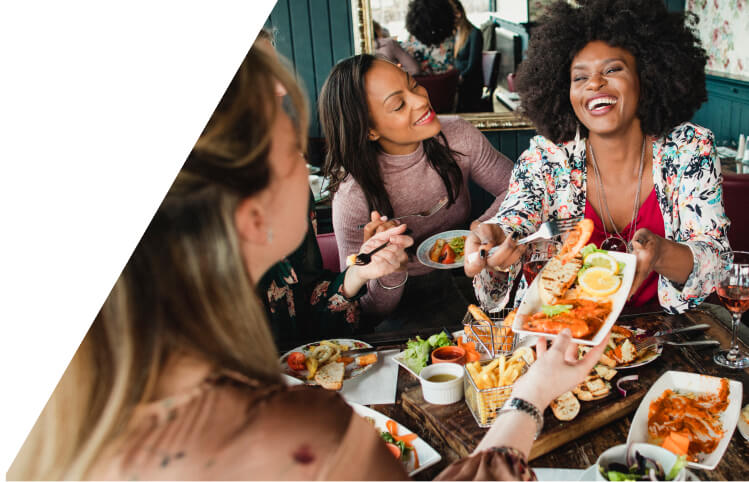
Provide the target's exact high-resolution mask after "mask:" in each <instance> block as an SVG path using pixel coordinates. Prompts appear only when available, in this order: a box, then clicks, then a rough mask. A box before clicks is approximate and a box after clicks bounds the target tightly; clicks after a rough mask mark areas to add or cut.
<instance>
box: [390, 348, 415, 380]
mask: <svg viewBox="0 0 749 482" xmlns="http://www.w3.org/2000/svg"><path fill="white" fill-rule="evenodd" d="M404 353H406V352H405V351H402V352H400V353H396V354H395V355H393V360H395V363H397V364H398V365H400V366H402V367H403V368H405V369H406V371H408V373H410V374H411V375H413V376H415V377H416V378H419V374H418V373H416V372H414V371H413V370H411V369H410V368H408V366H407V365H406V363H405V362H404V361H403V354H404Z"/></svg>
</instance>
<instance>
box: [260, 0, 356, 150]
mask: <svg viewBox="0 0 749 482" xmlns="http://www.w3.org/2000/svg"><path fill="white" fill-rule="evenodd" d="M265 27H266V28H270V29H273V30H274V31H275V36H276V48H277V49H278V51H279V52H280V53H281V54H282V55H283V56H284V57H286V58H287V59H289V60H290V61H291V63H292V65H293V66H294V68H295V69H296V73H297V77H298V79H299V80H301V82H302V83H303V84H304V88H305V90H306V92H307V98H308V99H309V101H310V106H311V114H312V115H311V119H310V121H311V122H310V137H320V136H321V135H322V134H321V132H320V124H319V120H318V118H317V115H316V112H317V109H316V108H315V105H316V104H317V96H318V93H319V92H320V89H321V88H322V85H323V82H325V79H326V77H327V76H328V72H330V69H332V68H333V65H335V63H336V62H337V61H339V60H341V59H344V58H346V57H350V56H351V55H353V54H354V37H353V31H354V28H353V25H352V19H351V6H350V2H349V0H278V2H277V3H276V6H275V8H273V11H272V12H271V14H270V17H269V18H268V21H267V22H266V23H265Z"/></svg>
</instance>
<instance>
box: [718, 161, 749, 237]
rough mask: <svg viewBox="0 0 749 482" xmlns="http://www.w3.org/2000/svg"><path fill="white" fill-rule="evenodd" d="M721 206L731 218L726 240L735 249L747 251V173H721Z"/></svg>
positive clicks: (748, 230)
mask: <svg viewBox="0 0 749 482" xmlns="http://www.w3.org/2000/svg"><path fill="white" fill-rule="evenodd" d="M723 206H724V207H725V210H726V216H728V219H730V220H731V227H730V228H729V229H728V241H729V242H730V243H731V249H732V250H735V251H749V223H748V222H747V220H748V219H747V218H749V215H747V211H746V207H747V206H749V175H745V174H744V175H742V174H725V173H724V174H723Z"/></svg>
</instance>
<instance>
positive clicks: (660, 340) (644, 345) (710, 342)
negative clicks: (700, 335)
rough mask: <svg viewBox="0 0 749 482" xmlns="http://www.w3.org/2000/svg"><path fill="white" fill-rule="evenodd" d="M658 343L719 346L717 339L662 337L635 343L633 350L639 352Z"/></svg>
mask: <svg viewBox="0 0 749 482" xmlns="http://www.w3.org/2000/svg"><path fill="white" fill-rule="evenodd" d="M660 344H663V345H671V346H715V347H718V346H720V342H719V341H718V340H696V341H672V340H666V339H663V338H651V339H650V340H647V341H646V343H637V344H635V350H637V351H638V352H639V351H641V350H644V349H645V348H648V347H650V346H653V345H660Z"/></svg>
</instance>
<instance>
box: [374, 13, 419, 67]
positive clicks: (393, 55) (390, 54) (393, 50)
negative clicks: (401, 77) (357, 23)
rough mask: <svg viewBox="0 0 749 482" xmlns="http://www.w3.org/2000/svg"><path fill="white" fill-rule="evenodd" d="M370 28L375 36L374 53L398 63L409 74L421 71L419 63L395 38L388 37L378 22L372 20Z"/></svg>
mask: <svg viewBox="0 0 749 482" xmlns="http://www.w3.org/2000/svg"><path fill="white" fill-rule="evenodd" d="M372 30H373V31H374V38H375V54H376V55H377V56H378V57H381V58H383V59H385V60H388V61H390V62H392V63H394V64H397V65H399V66H400V67H401V68H402V69H403V70H405V71H406V72H408V73H409V74H411V75H417V74H419V73H420V72H421V69H419V64H418V63H417V62H416V61H415V60H414V58H413V57H411V56H410V55H408V52H406V51H405V50H403V48H402V47H401V45H400V44H399V43H398V41H397V40H395V39H394V38H392V37H390V36H389V35H388V34H387V33H386V31H385V30H384V29H383V28H382V26H380V24H379V23H377V22H375V21H372Z"/></svg>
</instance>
